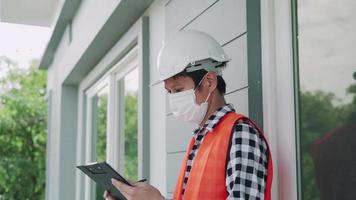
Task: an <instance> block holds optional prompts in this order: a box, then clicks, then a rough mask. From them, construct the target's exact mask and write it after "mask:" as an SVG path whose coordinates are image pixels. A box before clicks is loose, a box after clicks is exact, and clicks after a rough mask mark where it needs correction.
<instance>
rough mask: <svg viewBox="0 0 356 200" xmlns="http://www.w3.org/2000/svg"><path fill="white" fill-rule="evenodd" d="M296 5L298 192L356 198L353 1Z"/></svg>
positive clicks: (311, 199) (308, 197) (307, 197)
mask: <svg viewBox="0 0 356 200" xmlns="http://www.w3.org/2000/svg"><path fill="white" fill-rule="evenodd" d="M295 5H296V8H295V10H294V11H295V12H297V15H298V18H297V19H296V20H295V25H296V27H297V29H296V30H298V37H295V39H296V38H298V47H296V48H297V49H296V50H297V52H298V54H299V55H298V56H296V57H295V59H296V61H297V63H299V64H298V65H296V66H297V68H296V69H297V70H298V71H299V77H298V78H297V81H298V82H299V86H298V88H297V90H298V91H297V92H298V96H297V97H298V101H297V102H299V103H298V105H297V107H298V109H297V113H298V117H299V125H298V127H299V128H298V129H299V140H300V142H299V152H300V161H299V167H300V172H301V173H300V180H299V181H300V185H301V188H299V189H300V191H301V193H300V197H301V198H302V199H303V200H317V199H321V200H324V199H343V200H351V199H356V190H355V189H354V186H355V185H356V170H355V166H356V157H355V155H356V56H355V53H356V37H355V35H356V26H355V24H356V12H355V11H356V4H355V1H353V0H341V1H312V0H300V1H298V2H297V3H296V4H295Z"/></svg>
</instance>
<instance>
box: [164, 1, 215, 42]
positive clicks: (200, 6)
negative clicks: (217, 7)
mask: <svg viewBox="0 0 356 200" xmlns="http://www.w3.org/2000/svg"><path fill="white" fill-rule="evenodd" d="M216 1H217V0H194V1H192V0H172V1H170V2H169V4H168V5H167V6H166V10H165V11H166V25H165V28H166V35H169V34H170V33H172V32H176V31H178V30H179V29H181V28H182V27H183V26H184V25H186V24H187V23H188V22H189V21H191V20H193V19H194V18H195V17H197V16H199V14H200V13H202V12H203V11H204V10H205V9H207V8H208V7H209V6H211V5H212V4H213V3H215V2H216Z"/></svg>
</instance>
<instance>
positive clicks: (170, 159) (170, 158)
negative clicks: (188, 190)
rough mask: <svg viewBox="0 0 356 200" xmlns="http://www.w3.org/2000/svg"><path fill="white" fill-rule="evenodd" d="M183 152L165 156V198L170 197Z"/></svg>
mask: <svg viewBox="0 0 356 200" xmlns="http://www.w3.org/2000/svg"><path fill="white" fill-rule="evenodd" d="M184 155H185V152H181V153H173V154H168V155H167V198H170V197H171V196H172V193H173V191H174V188H175V185H176V182H177V179H178V174H179V169H180V166H181V164H182V162H183V159H184Z"/></svg>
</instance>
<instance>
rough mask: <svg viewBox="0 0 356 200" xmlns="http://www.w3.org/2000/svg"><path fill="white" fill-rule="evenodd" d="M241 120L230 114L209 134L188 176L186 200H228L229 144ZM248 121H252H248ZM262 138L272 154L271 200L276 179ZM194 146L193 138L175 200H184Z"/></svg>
mask: <svg viewBox="0 0 356 200" xmlns="http://www.w3.org/2000/svg"><path fill="white" fill-rule="evenodd" d="M242 118H246V117H245V116H243V115H239V114H236V113H234V112H231V113H228V114H226V115H225V116H224V117H223V118H222V119H221V120H220V122H218V124H217V125H216V127H215V128H214V129H213V131H212V132H209V134H207V135H206V136H204V141H203V143H202V144H201V145H200V147H199V150H198V153H197V155H196V156H195V158H194V164H193V166H192V168H191V170H190V173H189V179H188V182H187V185H186V189H185V192H184V200H195V199H198V200H199V199H204V200H209V199H211V200H219V199H226V198H227V196H228V192H227V190H226V184H225V178H226V163H227V156H228V154H229V151H230V149H229V143H230V138H231V133H233V130H232V129H233V128H234V125H235V124H236V122H237V121H238V120H240V119H242ZM246 119H247V120H249V119H248V118H246ZM249 121H250V120H249ZM251 122H252V121H251ZM252 124H253V125H254V128H256V129H257V130H258V131H259V133H262V132H261V130H260V129H259V128H258V127H257V126H256V125H255V124H254V123H253V122H252ZM261 136H262V138H263V139H264V140H265V142H266V144H267V148H268V152H269V155H268V168H267V182H266V188H265V194H264V199H265V200H270V199H271V186H272V177H273V167H272V157H271V153H270V148H269V147H268V143H267V141H266V139H265V137H264V136H263V134H261ZM194 142H195V139H194V137H193V138H192V140H191V141H190V144H189V147H188V149H187V151H186V154H185V157H184V160H183V163H182V166H181V169H180V173H179V176H178V180H177V184H176V188H175V192H174V196H173V199H174V200H181V199H182V186H183V181H184V174H185V171H186V166H187V161H188V156H189V152H190V151H191V149H192V147H193V145H194Z"/></svg>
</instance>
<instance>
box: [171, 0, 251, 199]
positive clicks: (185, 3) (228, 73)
mask: <svg viewBox="0 0 356 200" xmlns="http://www.w3.org/2000/svg"><path fill="white" fill-rule="evenodd" d="M165 12H166V13H165V24H166V25H165V27H166V28H165V33H166V37H170V35H171V34H173V33H175V32H177V31H178V30H181V29H196V30H201V31H204V32H207V33H208V34H210V35H212V36H213V37H214V38H216V39H217V41H218V42H219V43H220V44H221V45H222V46H223V48H224V50H225V51H226V53H227V54H228V55H229V56H230V57H231V59H232V60H231V62H229V64H228V66H227V68H226V70H225V71H223V74H224V75H223V77H224V78H225V80H226V84H227V93H228V94H227V95H226V100H227V102H229V103H233V104H234V105H235V108H236V109H237V111H238V112H240V113H243V114H246V115H248V89H247V87H246V86H247V85H248V83H247V82H248V80H247V40H246V1H245V0H218V1H217V0H196V1H189V0H172V1H169V2H168V3H167V4H166V7H165ZM165 121H166V147H167V148H166V152H167V160H166V165H167V172H166V177H167V195H168V196H169V197H170V196H172V192H173V190H174V186H175V182H176V180H177V176H178V171H179V168H180V165H181V162H182V159H183V156H184V153H185V151H186V148H187V146H188V142H189V139H190V138H191V131H192V129H193V128H194V125H192V124H187V123H182V122H179V121H177V120H176V119H174V118H173V116H172V115H171V114H170V112H169V110H167V111H166V120H165Z"/></svg>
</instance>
